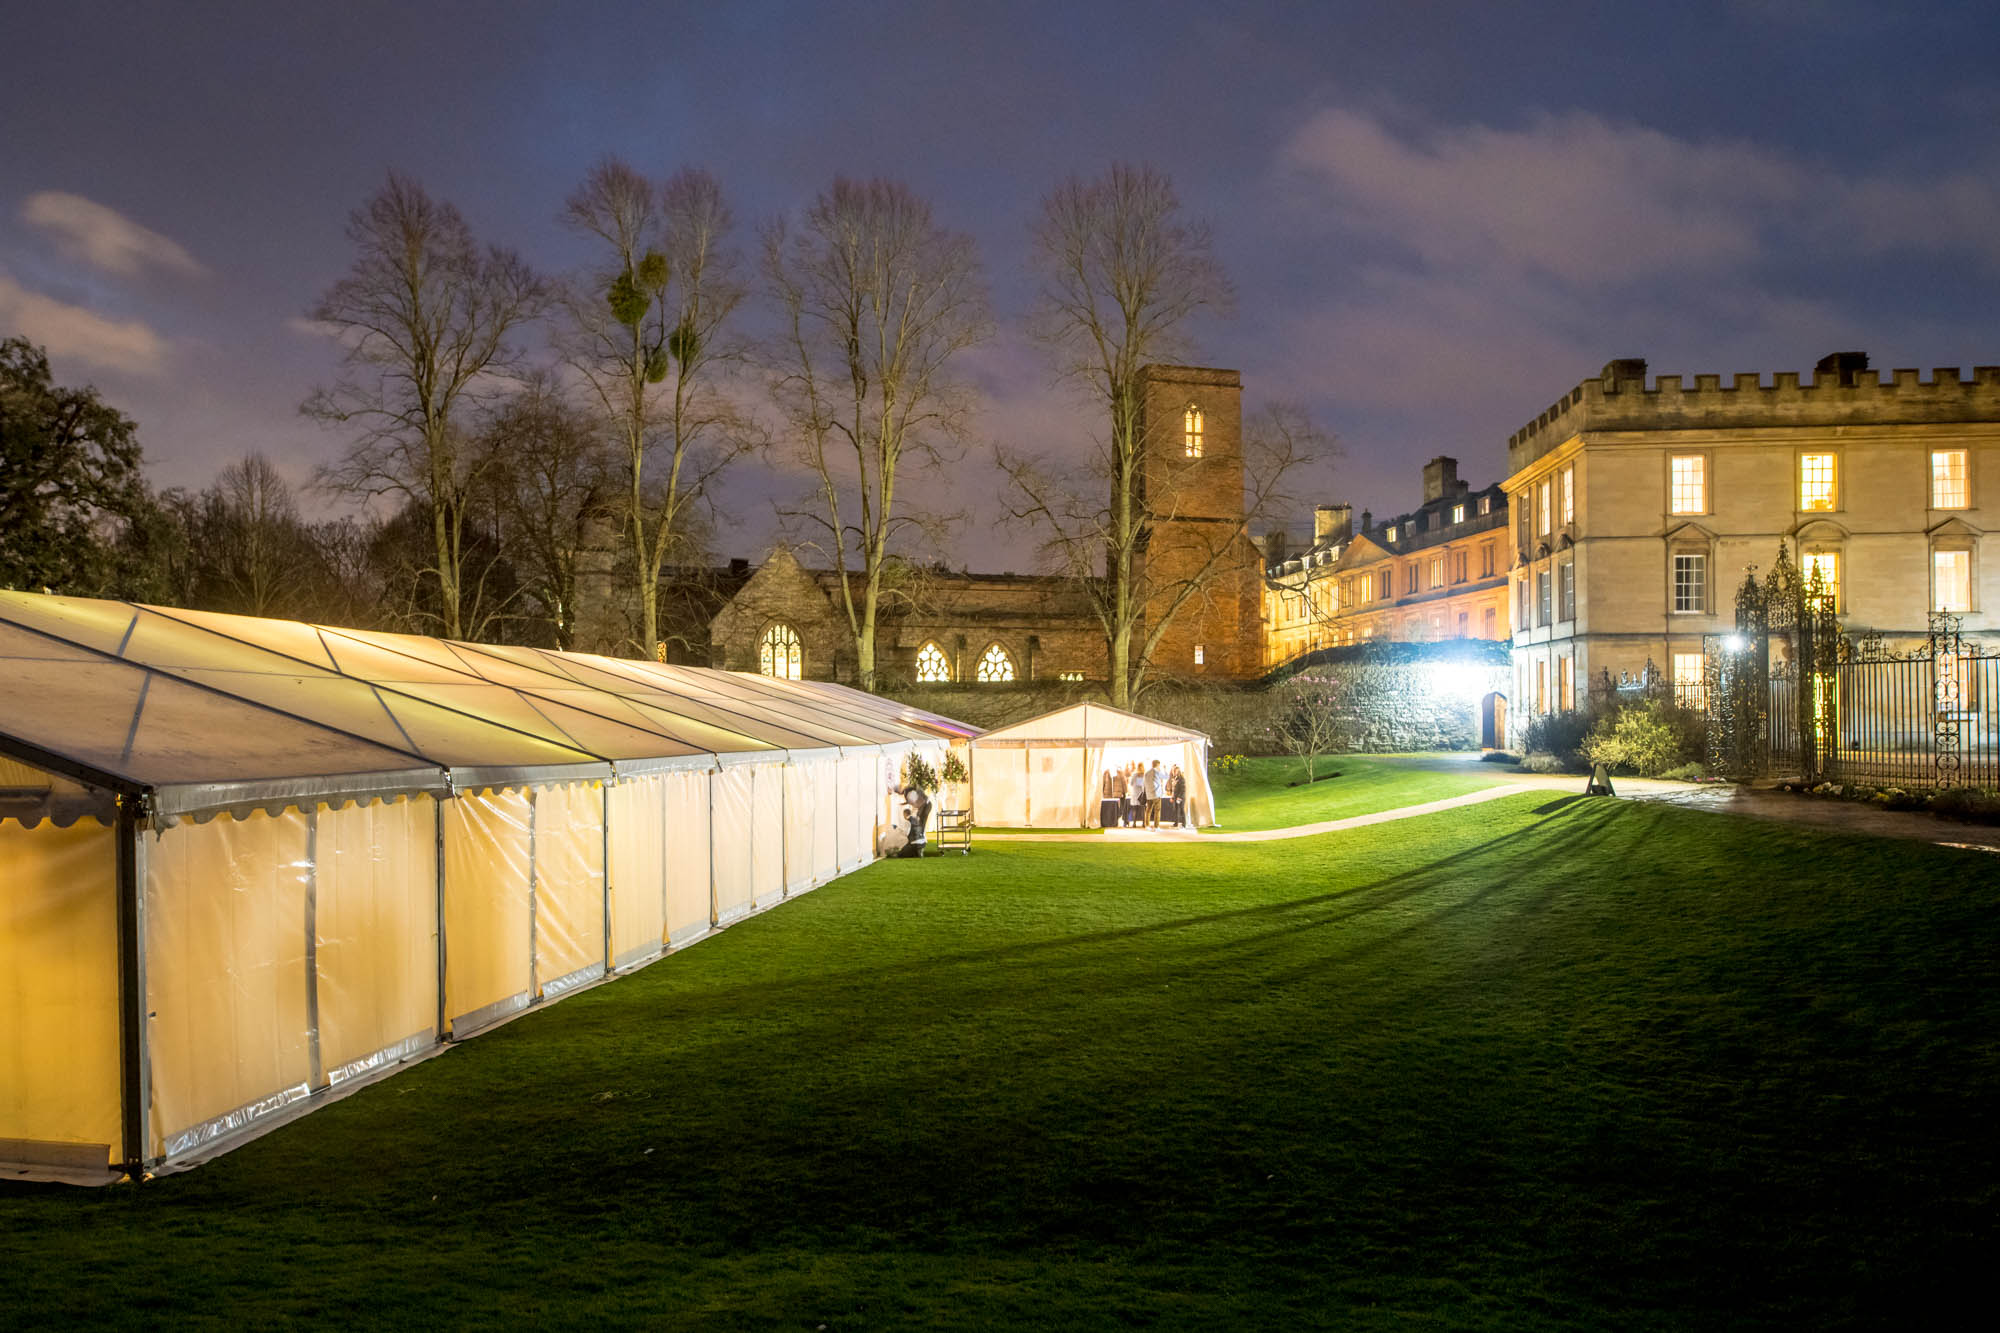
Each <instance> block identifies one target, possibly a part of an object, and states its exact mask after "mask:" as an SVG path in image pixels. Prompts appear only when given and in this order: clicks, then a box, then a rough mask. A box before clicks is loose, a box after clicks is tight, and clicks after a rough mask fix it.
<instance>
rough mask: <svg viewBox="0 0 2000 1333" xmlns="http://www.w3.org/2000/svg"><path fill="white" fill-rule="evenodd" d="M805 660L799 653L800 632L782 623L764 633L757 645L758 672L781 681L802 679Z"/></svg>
mask: <svg viewBox="0 0 2000 1333" xmlns="http://www.w3.org/2000/svg"><path fill="white" fill-rule="evenodd" d="M803 666H804V659H803V657H802V656H801V654H800V652H799V632H798V631H797V630H795V629H793V628H792V627H791V626H790V625H787V624H785V623H783V622H782V621H781V622H779V623H778V624H776V625H773V626H771V628H769V629H767V630H765V631H764V637H763V639H762V641H760V642H759V643H758V645H757V670H758V671H760V672H761V673H763V674H764V675H766V676H776V677H778V678H779V679H780V680H798V679H801V671H802V668H803Z"/></svg>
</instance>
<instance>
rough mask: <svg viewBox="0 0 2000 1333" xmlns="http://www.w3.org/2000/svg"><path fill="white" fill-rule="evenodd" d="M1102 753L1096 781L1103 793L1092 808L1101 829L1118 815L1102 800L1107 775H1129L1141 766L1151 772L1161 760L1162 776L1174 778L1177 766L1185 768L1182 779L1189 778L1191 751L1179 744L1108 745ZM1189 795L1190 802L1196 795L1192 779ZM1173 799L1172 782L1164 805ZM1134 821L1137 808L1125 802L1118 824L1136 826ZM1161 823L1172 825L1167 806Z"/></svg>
mask: <svg viewBox="0 0 2000 1333" xmlns="http://www.w3.org/2000/svg"><path fill="white" fill-rule="evenodd" d="M1100 753H1101V755H1102V758H1101V759H1100V760H1099V762H1098V765H1097V772H1096V777H1095V779H1094V786H1095V789H1096V790H1097V791H1098V792H1099V793H1100V796H1099V799H1098V800H1097V801H1096V802H1094V803H1093V804H1092V806H1091V814H1092V815H1093V818H1092V820H1091V823H1092V824H1094V825H1097V826H1099V827H1105V828H1109V827H1112V826H1113V823H1114V819H1113V816H1114V811H1113V810H1112V808H1111V806H1110V805H1109V804H1108V803H1107V802H1105V801H1104V800H1103V799H1102V792H1103V790H1104V779H1105V777H1106V775H1108V774H1112V773H1127V774H1129V772H1130V770H1131V768H1132V766H1133V765H1134V764H1137V765H1138V766H1139V768H1140V769H1141V770H1142V771H1145V772H1151V771H1152V767H1153V761H1154V760H1158V761H1159V764H1160V772H1161V774H1162V775H1164V776H1166V777H1167V778H1169V779H1171V778H1172V775H1173V771H1174V769H1175V767H1176V766H1181V767H1182V776H1184V777H1185V776H1186V769H1185V761H1186V758H1187V747H1186V746H1185V745H1183V744H1181V743H1179V742H1175V743H1173V744H1171V745H1106V746H1105V747H1103V749H1102V751H1100ZM1188 794H1189V797H1190V798H1192V796H1193V794H1194V783H1193V781H1192V780H1191V779H1190V780H1189V782H1188ZM1172 795H1173V791H1172V786H1171V782H1169V784H1168V785H1167V790H1166V793H1165V795H1164V796H1163V797H1162V801H1163V802H1164V801H1165V800H1167V799H1168V798H1170V797H1171V796H1172ZM1133 819H1134V815H1133V806H1132V802H1131V800H1130V799H1129V798H1128V799H1127V800H1126V802H1125V808H1124V810H1123V811H1122V812H1116V818H1115V823H1116V824H1119V825H1125V824H1129V823H1131V822H1133ZM1160 821H1161V823H1163V824H1164V823H1166V822H1167V821H1168V814H1167V807H1166V805H1165V804H1162V806H1161V810H1160Z"/></svg>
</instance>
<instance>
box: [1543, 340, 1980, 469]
mask: <svg viewBox="0 0 2000 1333" xmlns="http://www.w3.org/2000/svg"><path fill="white" fill-rule="evenodd" d="M1683 381H1684V377H1683V376H1680V375H1659V376H1655V377H1653V378H1652V380H1651V381H1650V382H1649V381H1648V379H1647V376H1646V363H1645V362H1644V361H1640V360H1620V361H1613V362H1611V363H1610V364H1608V365H1607V366H1605V368H1604V373H1603V374H1601V375H1599V376H1597V377H1596V378H1594V379H1587V380H1585V381H1583V382H1582V383H1581V384H1579V385H1577V386H1576V387H1575V388H1574V389H1572V390H1570V392H1569V393H1567V394H1565V395H1563V396H1562V397H1561V398H1558V399H1557V400H1556V401H1555V402H1554V403H1553V404H1551V405H1550V406H1549V408H1548V409H1547V410H1546V411H1544V412H1542V413H1541V414H1540V415H1539V416H1537V417H1536V418H1535V419H1534V420H1532V421H1530V422H1528V424H1527V425H1525V426H1523V427H1522V428H1521V429H1520V430H1517V431H1515V432H1514V433H1513V434H1512V435H1510V436H1509V437H1508V438H1507V470H1508V472H1509V473H1514V472H1519V471H1520V470H1521V469H1522V468H1524V467H1526V466H1527V465H1528V464H1530V463H1532V462H1534V461H1535V459H1537V458H1539V457H1541V456H1542V455H1543V454H1545V453H1547V452H1548V451H1549V450H1551V449H1553V448H1555V447H1556V446H1557V445H1559V444H1561V443H1562V442H1563V441H1565V440H1567V439H1569V438H1571V437H1572V436H1574V435H1577V434H1580V433H1581V432H1583V431H1617V430H1741V429H1751V428H1755V427H1762V426H1862V425H1911V424H1933V423H1951V422H1967V421H1994V422H2000V366H1975V367H1974V368H1973V370H1972V377H1971V378H1970V379H1964V378H1961V377H1960V374H1959V369H1958V367H1957V366H1943V367H1940V368H1938V369H1936V370H1933V371H1931V372H1930V374H1929V376H1928V377H1926V376H1925V375H1924V374H1923V373H1922V372H1920V371H1917V370H1892V371H1889V372H1887V373H1886V374H1885V373H1883V372H1881V371H1875V370H1870V369H1868V368H1867V357H1866V356H1864V355H1862V354H1860V353H1854V352H1844V353H1836V354H1835V355H1833V356H1830V357H1827V358H1826V359H1825V360H1824V361H1822V362H1821V363H1820V366H1819V368H1818V369H1817V370H1815V371H1813V372H1812V373H1811V374H1810V375H1809V376H1807V377H1804V378H1801V376H1800V375H1799V373H1798V372H1796V371H1778V372H1776V373H1774V374H1772V375H1771V376H1770V377H1769V379H1768V380H1767V379H1766V378H1765V376H1764V375H1762V374H1761V373H1757V372H1750V373H1746V374H1738V375H1734V376H1731V377H1730V383H1728V384H1724V383H1723V382H1722V381H1723V377H1722V376H1720V375H1696V376H1695V377H1694V383H1693V384H1692V385H1689V384H1686V383H1684V382H1683Z"/></svg>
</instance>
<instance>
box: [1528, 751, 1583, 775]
mask: <svg viewBox="0 0 2000 1333" xmlns="http://www.w3.org/2000/svg"><path fill="white" fill-rule="evenodd" d="M1577 767H1578V765H1577V764H1576V763H1574V762H1566V761H1565V760H1564V759H1563V758H1562V757H1561V756H1559V755H1553V754H1536V753H1534V752H1533V751H1532V750H1531V751H1529V752H1528V755H1527V757H1526V758H1524V759H1523V760H1521V771H1522V772H1523V773H1573V772H1575V771H1576V769H1577Z"/></svg>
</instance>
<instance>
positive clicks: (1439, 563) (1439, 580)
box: [1431, 555, 1444, 588]
mask: <svg viewBox="0 0 2000 1333" xmlns="http://www.w3.org/2000/svg"><path fill="white" fill-rule="evenodd" d="M1431 586H1432V587H1433V588H1442V587H1443V586H1444V557H1443V556H1441V555H1434V556H1432V557H1431Z"/></svg>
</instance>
